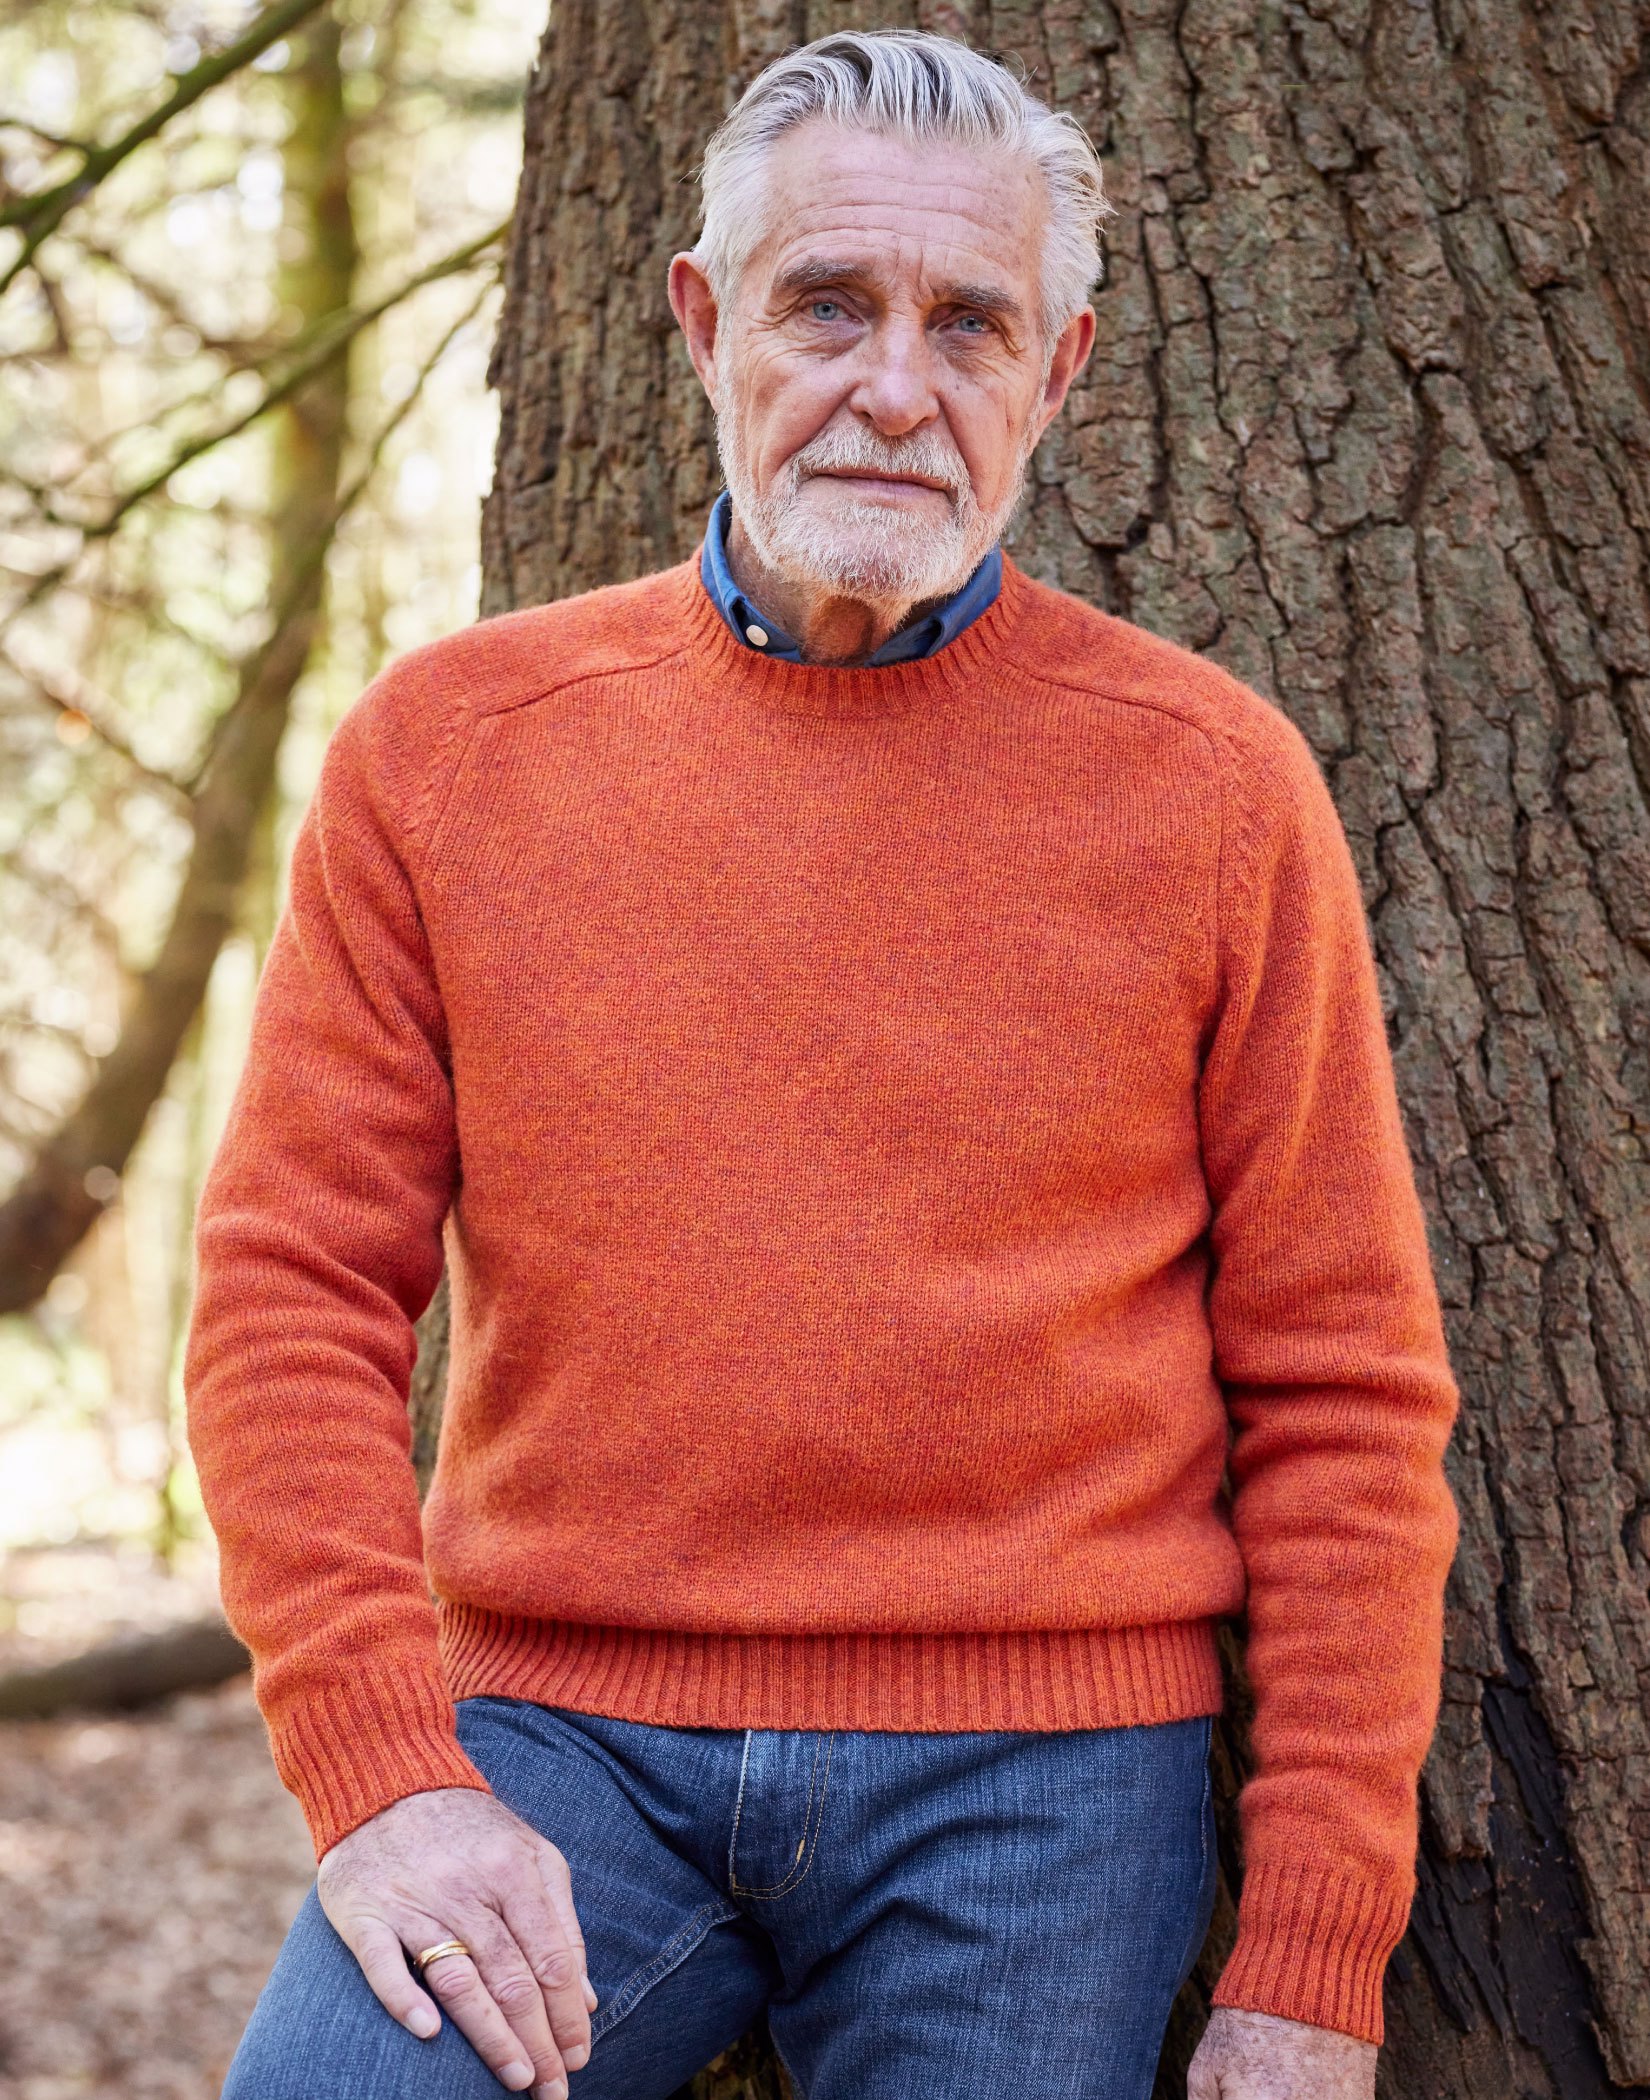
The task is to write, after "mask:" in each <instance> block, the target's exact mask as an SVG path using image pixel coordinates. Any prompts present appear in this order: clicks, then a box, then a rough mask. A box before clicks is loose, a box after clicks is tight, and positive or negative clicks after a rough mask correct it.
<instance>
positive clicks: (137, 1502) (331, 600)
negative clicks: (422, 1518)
mask: <svg viewBox="0 0 1650 2100" xmlns="http://www.w3.org/2000/svg"><path fill="white" fill-rule="evenodd" d="M543 26H544V10H543V6H542V4H541V5H539V6H536V7H534V6H528V7H523V6H520V5H518V4H516V0H338V4H335V5H330V6H321V5H317V4H315V0H308V4H302V0H298V4H294V0H285V4H283V5H279V6H275V7H269V8H258V7H255V6H252V5H246V4H241V0H118V4H115V0H11V4H10V6H9V7H8V8H7V9H6V10H5V11H4V12H3V13H0V228H4V229H7V230H0V284H3V286H4V289H3V291H0V1675H3V1674H6V1673H8V1672H9V1673H13V1674H12V1675H11V1679H10V1681H11V1682H12V1683H13V1684H14V1686H15V1685H16V1684H17V1683H18V1682H19V1681H20V1680H19V1679H18V1677H17V1676H16V1674H15V1673H17V1672H20V1671H21V1672H26V1671H29V1670H38V1669H39V1668H41V1667H42V1666H45V1665H49V1664H52V1663H57V1662H60V1661H62V1660H65V1659H75V1658H81V1657H84V1656H85V1655H87V1654H88V1653H91V1654H93V1655H96V1656H101V1655H103V1654H104V1653H105V1652H106V1649H105V1645H104V1644H106V1643H109V1642H111V1641H115V1642H121V1641H126V1642H128V1643H129V1642H130V1641H131V1640H132V1639H133V1638H135V1637H139V1636H155V1635H159V1634H161V1633H162V1632H163V1631H164V1630H165V1629H168V1628H173V1629H189V1628H193V1627H196V1626H197V1625H198V1624H200V1623H201V1622H203V1621H204V1620H206V1618H207V1615H208V1614H209V1613H211V1612H212V1611H213V1609H214V1608H215V1602H216V1575H215V1567H214V1558H213V1552H212V1542H211V1538H210V1534H209V1532H208V1530H207V1528H206V1526H205V1524H204V1522H203V1520H202V1516H201V1511H200V1503H199V1498H198V1495H197V1492H196V1488H195V1482H194V1475H193V1471H192V1468H191V1466H190V1461H189V1456H188V1451H187V1448H186V1444H185V1441H184V1437H183V1431H182V1398H181V1392H180V1388H179V1361H180V1353H181V1344H182V1337H183V1331H184V1327H185V1324H186V1321H187V1316H188V1306H189V1277H190V1261H189V1235H190V1227H191V1223H192V1214H193V1209H194V1202H195V1195H196V1191H197V1189H198V1187H199V1183H200V1179H201V1176H202V1174H203V1172H204V1169H205V1166H206V1164H207V1161H208V1160H209V1157H210V1153H211V1149H212V1146H213V1144H214V1143H215V1140H216V1135H217V1132H218V1129H219V1127H220V1125H221V1121H222V1118H223V1114H224V1111H225V1107H226V1103H227V1098H228V1094H229V1091H230V1089H231V1088H232V1086H233V1083H234V1080H235V1077H236V1074H237V1071H238V1069H239V1064H240V1059H241V1055H242V1050H243V1045H244V1041H245V1034H246V1027H247V1021H248V1016H249V1010H250V999H251V993H252V990H253V987H254V985H255V982H256V978H257V973H258V970H259V967H260V965H261V961H262V957H263V953H264V950H265V947H266V945H267V942H268V940H269V937H270V934H271V932H272V930H273V926H274V921H275V916H276V913H277V910H278V907H279V898H280V894H281V884H282V879H283V871H284V867H285V863H286V858H287V854H288V850H289V847H290V843H291V839H292V835H293V831H294V828H295V826H296V823H297V820H298V819H299V817H300V816H301V815H302V812H303V810H304V807H305V805H306V803H307V801H308V798H309V794H310V790H311V788H312V786H313V783H314V779H315V774H316V769H317V765H318V763H319V758H320V754H321V751H322V748H323V746H324V744H325V741H326V738H327V735H328V734H329V732H330V730H331V729H332V727H333V725H334V724H335V722H336V721H337V720H338V718H339V716H340V714H341V713H342V712H343V710H344V709H345V708H346V707H347V706H348V705H349V703H350V701H351V700H352V699H353V698H354V697H355V696H356V694H357V693H359V691H360V690H361V688H362V686H363V685H365V683H366V682H367V680H368V679H369V678H370V677H371V676H372V675H373V673H374V672H375V671H377V670H378V669H379V668H380V666H381V665H382V664H383V663H384V662H385V661H387V660H388V659H389V658H390V657H391V656H393V655H396V654H399V653H400V652H402V651H404V650H406V649H409V648H411V647H413V646H415V645H416V644H418V643H419V642H422V641H426V640H429V639H431V638H433V637H434V636H437V635H440V634H443V633H447V632H450V631H451V630H452V629H454V628H455V627H459V626H462V625H463V624H464V623H465V622H466V621H468V620H470V619H473V618H474V617H475V614H476V610H477V606H478V600H479V590H480V569H479V549H478V544H477V520H478V515H479V503H480V498H481V495H482V494H483V492H484V491H485V489H486V487H487V485H488V482H489V480H490V478H491V473H492V455H493V444H494V436H495V432H496V427H497V412H496V406H495V403H494V399H493V397H492V396H491V395H490V394H489V392H488V390H487V387H486V384H485V372H486V364H487V358H488V352H489V345H490V342H491V338H492V333H493V328H494V325H495V323H496V320H497V313H498V286H499V274H500V267H501V262H502V255H503V244H502V241H501V238H500V232H501V228H502V227H503V226H504V224H505V223H506V222H507V221H508V218H509V215H510V210H511V205H512V202H513V199H514V195H515V189H516V182H517V175H518V171H519V167H520V160H521V136H522V124H521V103H522V97H523V93H524V90H525V86H526V81H527V76H528V72H529V68H530V66H531V62H532V57H533V52H534V49H535V46H536V44H537V41H538V38H539V36H540V34H541V33H542V30H543ZM161 115H164V118H165V121H164V122H162V123H156V122H155V119H156V118H157V117H158V116H161ZM111 143H114V144H115V145H116V146H117V148H118V147H119V146H126V147H127V150H126V151H124V152H123V153H120V154H119V157H118V158H115V159H113V164H112V165H108V166H107V167H106V168H105V167H104V166H103V165H102V163H101V162H99V161H97V160H96V159H94V160H93V161H92V162H91V164H90V166H89V167H88V165H87V155H86V153H85V152H84V151H83V147H84V146H87V145H92V144H95V145H97V146H100V147H105V148H107V147H108V146H110V144H111ZM88 177H90V182H89V184H88ZM42 197H44V198H45V199H47V200H48V209H47V210H46V211H44V212H42V210H41V208H40V203H39V200H40V199H41V198H42ZM69 197H72V200H73V201H72V205H71V206H70V208H68V209H67V210H66V211H64V212H63V215H62V216H61V217H60V218H59V217H57V216H56V213H55V204H54V202H53V200H54V199H56V200H59V201H61V200H63V199H65V198H69ZM43 1220H45V1221H46V1222H45V1223H44V1224H43ZM42 1248H47V1249H49V1250H50V1251H49V1252H42ZM59 1254H60V1255H61V1259H57V1258H56V1257H57V1256H58V1255H59ZM42 1264H44V1265H45V1269H46V1273H45V1274H42V1267H41V1265H42ZM42 1286H43V1288H42ZM207 1646H208V1649H209V1650H210V1649H211V1646H212V1644H211V1643H210V1641H209V1642H208V1644H207ZM157 1653H158V1654H159V1655H160V1656H161V1658H162V1663H161V1667H166V1663H165V1655H166V1651H165V1650H164V1649H163V1648H162V1649H158V1650H157V1649H155V1648H153V1647H142V1648H139V1649H137V1650H133V1649H132V1648H130V1647H129V1646H128V1647H125V1648H117V1650H116V1654H117V1658H118V1657H119V1656H122V1655H124V1656H125V1657H126V1659H127V1660H126V1664H125V1667H127V1668H128V1669H130V1668H131V1666H132V1659H133V1657H134V1656H135V1657H136V1658H137V1662H138V1668H139V1673H140V1675H141V1674H145V1673H148V1674H152V1672H153V1670H154V1669H155V1667H156V1661H155V1657H156V1655H157ZM171 1666H172V1667H174V1668H176V1667H179V1666H181V1668H182V1671H183V1674H184V1675H185V1676H186V1677H187V1676H189V1675H191V1674H200V1666H201V1656H200V1654H199V1651H198V1648H197V1650H196V1651H194V1652H193V1653H191V1652H190V1651H188V1650H185V1651H183V1652H182V1653H181V1654H180V1656H179V1658H178V1660H177V1662H175V1663H174V1664H172V1665H171ZM223 1666H224V1665H222V1664H221V1663H220V1661H219V1656H218V1654H217V1653H209V1654H208V1655H207V1656H206V1658H205V1671H204V1674H206V1675H207V1676H208V1677H210V1676H212V1675H213V1674H217V1675H221V1674H222V1669H223ZM118 1667H119V1664H118V1662H117V1668H118ZM110 1689H111V1686H110V1684H109V1681H108V1679H107V1677H106V1676H105V1678H104V1681H103V1682H102V1684H101V1686H100V1688H99V1696H98V1698H97V1700H96V1704H98V1705H100V1706H102V1705H106V1704H107V1699H106V1698H105V1697H103V1696H102V1694H106V1693H107V1692H108V1691H109V1690H110ZM191 1716H192V1717H193V1718H191ZM203 1789H204V1792H203ZM203 1802H206V1803H209V1804H210V1805H209V1807H203ZM311 1866H312V1861H311V1859H310V1856H309V1852H308V1845H307V1840H306V1839H305V1837H304V1835H303V1832H302V1826H301V1823H300V1822H299V1821H298V1820H297V1819H296V1816H295V1811H294V1810H293V1806H292V1804H291V1803H290V1802H289V1801H288V1799H287V1797H286V1796H285V1795H284V1794H283V1793H282V1791H281V1789H280V1787H279V1783H278V1782H277V1781H276V1780H275V1778H274V1774H273V1770H272V1769H271V1768H270V1767H269V1761H268V1752H267V1747H266V1746H265V1745H264V1744H263V1742H262V1740H261V1725H260V1724H259V1723H258V1721H257V1717H256V1714H255V1712H254V1711H253V1710H252V1709H251V1707H250V1704H249V1700H248V1696H247V1694H246V1690H245V1680H244V1679H242V1680H240V1681H239V1683H236V1684H232V1685H231V1686H230V1687H229V1688H228V1690H227V1691H226V1692H225V1693H222V1694H218V1695H215V1696H207V1695H202V1696H199V1697H197V1698H196V1699H195V1700H193V1701H191V1700H189V1699H188V1698H185V1699H184V1700H183V1702H182V1703H181V1706H179V1705H178V1704H176V1703H175V1704H174V1705H173V1706H171V1707H169V1708H167V1709H164V1710H163V1711H162V1713H161V1714H158V1715H155V1716H153V1717H151V1718H150V1719H148V1720H145V1721H136V1722H130V1723H128V1722H122V1721H110V1722H100V1721H96V1720H91V1719H78V1720H76V1719H69V1720H65V1721H63V1722H62V1723H53V1722H46V1721H42V1722H37V1723H18V1724H13V1727H12V1729H11V1731H10V1735H9V1738H8V1740H7V1741H6V1742H5V1744H4V1745H3V1747H0V1885H3V1886H4V1888H5V1890H6V1895H7V1904H6V1908H7V1911H8V1913H9V1915H8V1916H7V1919H6V1923H5V1925H4V1927H0V1940H3V1943H4V1947H5V1952H6V1960H5V1962H4V1965H3V1969H0V2094H4V2095H6V2096H7V2100H57V2096H59V2095H68V2094H74V2095H77V2096H78V2095H83V2094H105V2093H107V2094H110V2095H114V2094H116V2093H118V2094H120V2095H122V2096H123V2100H146V2096H148V2095H151V2094H152V2095H167V2096H172V2095H177V2096H180V2100H182V2096H188V2100H197V2096H205V2095H208V2094H213V2093H216V2091H217V2084H218V2081H219V2079H221V2075H222V2071H223V2068H224V2064H225V2063H226V2061H227V2054H228V2050H229V2048H230V2047H231V2046H232V2044H233V2040H234V2036H235V2033H236V2032H237V2031H238V2027H239V2024H240V2022H241V2021H242V2020H243V2019H244V2017H245V2014H246V2012H247V2010H248V2009H249V2007H250V2004H251V1999H252V1997H253V1996H255V1995H256V1991H257V1989H258V1987H259V1985H260V1983H261V1980H262V1974H263V1972H264V1971H265V1970H266V1969H267V1966H268V1963H269V1961H270V1959H272V1957H273V1952H274V1948H275V1946H276V1945H277V1944H278V1942H279V1936H280V1933H281V1931H282V1930H283V1929H284V1925H285V1923H286V1921H287V1919H288V1918H289V1917H290V1916H291V1913H292V1911H293V1910H294V1909H295V1908H296V1905H297V1902H298V1900H299V1898H300V1897H301V1895H302V1893H303V1889H304V1886H305V1883H306V1880H307V1876H308V1873H309V1871H310V1868H311Z"/></svg>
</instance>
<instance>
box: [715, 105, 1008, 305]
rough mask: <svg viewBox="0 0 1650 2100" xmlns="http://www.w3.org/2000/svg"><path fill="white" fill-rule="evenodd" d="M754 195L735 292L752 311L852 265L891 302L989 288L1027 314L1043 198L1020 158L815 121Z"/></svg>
mask: <svg viewBox="0 0 1650 2100" xmlns="http://www.w3.org/2000/svg"><path fill="white" fill-rule="evenodd" d="M762 191H763V193H762V198H761V205H760V211H761V224H762V231H761V237H760V239H759V240H758V242H757V244H756V246H755V248H754V249H753V250H752V252H751V255H750V259H749V261H748V263H747V265H746V272H745V287H744V288H745V290H746V292H747V294H748V295H749V296H750V297H752V298H754V299H756V300H762V299H764V298H767V297H770V296H775V295H777V296H787V295H789V294H790V293H791V292H793V291H794V290H795V289H797V288H799V287H800V288H803V289H806V277H807V272H808V271H809V269H810V268H811V267H813V268H816V272H817V273H823V275H829V271H830V268H831V267H832V266H836V265H842V264H851V265H852V266H853V269H854V271H855V273H856V274H857V275H859V276H862V277H863V278H864V279H865V280H866V281H867V282H868V283H870V284H872V285H874V286H876V287H877V288H879V289H881V290H882V291H883V292H884V293H885V294H886V295H888V296H901V295H906V296H909V295H916V296H919V297H935V296H945V295H946V294H947V292H948V291H949V290H950V289H952V288H955V287H959V286H960V287H969V288H972V289H973V290H975V291H985V290H987V289H993V288H994V289H995V291H996V292H997V293H999V294H1000V295H1002V296H1004V297H1006V298H1010V299H1012V300H1014V302H1015V303H1016V304H1018V305H1021V306H1023V307H1024V308H1025V309H1026V310H1027V311H1028V312H1032V311H1035V307H1036V293H1037V283H1038V273H1039V270H1040V267H1041V256H1042V245H1043V233H1044V227H1045V224H1046V221H1047V217H1048V192H1047V188H1046V186H1045V184H1044V181H1043V176H1042V171H1041V170H1040V169H1039V168H1038V167H1037V166H1036V164H1035V162H1033V161H1031V160H1028V159H1026V158H1025V157H1023V156H1021V155H1018V154H1014V153H1010V152H1008V151H1007V150H1005V149H1003V148H1001V147H984V146H981V147H976V146H969V145H964V144H960V143H957V142H955V141H952V140H945V139H935V140H910V139H904V138H897V137H891V136H889V135H888V134H886V133H883V132H878V131H871V130H867V129H864V128H863V127H860V126H850V125H843V124H837V123H833V122H827V121H825V120H823V119H817V118H816V119H814V120H812V121H811V122H809V123H806V124H799V125H797V126H796V127H795V128H794V129H793V130H791V131H788V132H786V133H785V134H784V135H783V136H782V137H781V138H779V139H778V140H777V141H776V142H775V143H774V145H773V146H772V147H771V148H770V149H769V152H768V155H767V157H766V160H765V162H764V165H763V184H762ZM821 281H823V276H822V277H821Z"/></svg>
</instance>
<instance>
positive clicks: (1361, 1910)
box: [1214, 1861, 1411, 2042]
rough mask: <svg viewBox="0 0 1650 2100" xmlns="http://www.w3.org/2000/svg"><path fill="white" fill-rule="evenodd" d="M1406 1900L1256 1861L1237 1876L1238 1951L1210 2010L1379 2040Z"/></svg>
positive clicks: (1319, 1872)
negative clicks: (1228, 2009)
mask: <svg viewBox="0 0 1650 2100" xmlns="http://www.w3.org/2000/svg"><path fill="white" fill-rule="evenodd" d="M1410 1894H1411V1891H1410V1890H1407V1889H1406V1890H1404V1891H1402V1892H1394V1891H1392V1890H1391V1889H1389V1888H1388V1889H1383V1888H1380V1887H1378V1886H1375V1885H1373V1884H1372V1883H1371V1882H1369V1881H1368V1880H1367V1879H1362V1878H1359V1877H1357V1876H1355V1875H1353V1874H1350V1873H1335V1872H1332V1871H1327V1870H1325V1869H1323V1868H1321V1867H1316V1866H1309V1865H1305V1864H1302V1863H1299V1862H1280V1863H1276V1864H1274V1863H1272V1862H1270V1861H1263V1862H1260V1863H1259V1864H1257V1865H1256V1866H1254V1867H1253V1868H1251V1869H1250V1871H1249V1872H1248V1873H1246V1874H1245V1875H1244V1878H1243V1894H1242V1898H1241V1900H1240V1902H1239V1905H1238V1936H1237V1945H1236V1946H1235V1947H1234V1948H1233V1949H1232V1955H1231V1959H1230V1960H1229V1961H1228V1962H1227V1964H1226V1966H1225V1968H1224V1969H1223V1970H1222V1971H1221V1976H1220V1981H1219V1983H1218V1984H1217V1985H1216V1986H1215V1993H1214V2002H1215V2004H1216V2005H1231V2006H1236V2007H1240V2008H1242V2009H1243V2010H1244V2011H1247V2012H1263V2013H1274V2014H1276V2015H1277V2016H1278V2017H1279V2018H1281V2019H1285V2020H1304V2021H1305V2022H1306V2023H1307V2024H1308V2025H1309V2026H1312V2027H1333V2028H1335V2029H1336V2030H1337V2031H1338V2032H1339V2033H1341V2034H1351V2035H1356V2036H1357V2037H1358V2039H1359V2040H1360V2041H1365V2042H1379V2041H1381V2040H1382V2039H1383V2028H1382V2022H1381V1980H1382V1978H1383V1976H1384V1975H1385V1973H1386V1965H1387V1961H1388V1959H1389V1958H1390V1956H1391V1954H1392V1950H1393V1949H1394V1948H1395V1947H1396V1946H1397V1944H1398V1942H1399V1941H1400V1940H1401V1939H1402V1938H1403V1936H1404V1928H1405V1926H1406V1925H1407V1924H1408V1922H1409V1906H1410Z"/></svg>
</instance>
